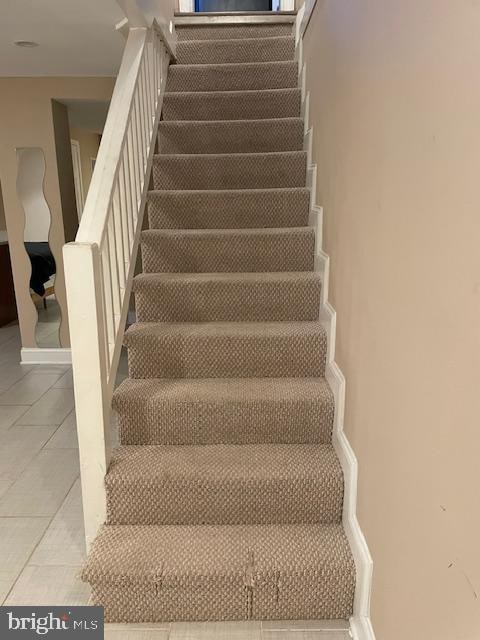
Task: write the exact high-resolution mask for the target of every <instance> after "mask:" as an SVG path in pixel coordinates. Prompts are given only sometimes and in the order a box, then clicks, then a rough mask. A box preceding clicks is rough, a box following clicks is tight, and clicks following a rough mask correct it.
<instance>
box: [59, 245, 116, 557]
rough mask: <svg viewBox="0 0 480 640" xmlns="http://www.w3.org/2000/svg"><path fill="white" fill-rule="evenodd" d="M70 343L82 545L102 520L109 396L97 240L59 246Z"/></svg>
mask: <svg viewBox="0 0 480 640" xmlns="http://www.w3.org/2000/svg"><path fill="white" fill-rule="evenodd" d="M63 256H64V265H65V283H66V288H67V291H68V311H69V323H70V336H71V348H72V365H73V378H74V387H75V404H76V415H77V433H78V448H79V454H80V476H81V483H82V498H83V514H84V522H85V538H86V543H87V549H88V548H89V547H90V545H91V543H92V542H93V539H94V537H95V535H96V534H97V531H98V528H99V527H100V526H101V525H102V524H103V523H104V522H105V516H106V493H105V484H104V482H105V474H106V472H107V467H108V462H109V456H110V411H111V410H110V402H111V398H110V397H108V396H109V395H110V394H109V391H108V383H107V381H108V376H107V349H108V344H107V341H106V336H105V332H104V331H103V330H102V328H104V327H105V320H104V317H103V316H104V313H103V305H102V279H101V278H100V277H99V275H100V274H101V273H102V270H101V265H100V253H99V249H98V246H97V245H96V244H88V243H73V242H72V243H70V244H67V245H65V246H64V248H63Z"/></svg>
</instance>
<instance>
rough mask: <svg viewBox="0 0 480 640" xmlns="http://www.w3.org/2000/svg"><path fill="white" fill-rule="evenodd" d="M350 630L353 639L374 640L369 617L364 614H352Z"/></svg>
mask: <svg viewBox="0 0 480 640" xmlns="http://www.w3.org/2000/svg"><path fill="white" fill-rule="evenodd" d="M350 632H351V634H352V638H353V640H375V633H374V631H373V627H372V623H371V621H370V618H367V617H365V616H352V617H351V618H350Z"/></svg>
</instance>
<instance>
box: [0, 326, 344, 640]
mask: <svg viewBox="0 0 480 640" xmlns="http://www.w3.org/2000/svg"><path fill="white" fill-rule="evenodd" d="M19 359H20V337H19V332H18V327H17V326H9V327H5V328H1V329H0V603H4V604H8V605H28V604H36V605H63V604H65V605H81V604H87V603H88V599H89V588H88V585H86V584H84V583H83V582H81V580H79V578H78V575H79V571H80V567H81V565H82V562H83V560H84V557H85V550H84V542H83V525H82V504H81V494H80V483H79V478H78V446H77V438H76V431H75V414H74V410H73V409H74V404H73V389H72V375H71V370H70V367H68V366H57V365H54V366H52V365H48V366H47V365H45V366H43V365H20V364H19ZM124 375H125V363H122V364H121V367H120V376H122V377H123V376H124ZM347 627H348V624H347V623H344V622H340V623H339V622H331V623H329V622H326V621H322V622H312V621H306V622H302V621H297V622H237V623H231V622H226V623H174V624H171V625H170V624H165V625H162V624H158V625H150V624H145V625H114V624H111V625H106V631H105V637H106V638H107V639H108V640H347V639H348V638H349V637H350V635H349V632H348V629H347Z"/></svg>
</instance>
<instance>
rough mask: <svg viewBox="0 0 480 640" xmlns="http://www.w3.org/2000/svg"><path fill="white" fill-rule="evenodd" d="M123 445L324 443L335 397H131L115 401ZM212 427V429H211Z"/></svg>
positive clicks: (329, 435) (326, 439) (327, 435)
mask: <svg viewBox="0 0 480 640" xmlns="http://www.w3.org/2000/svg"><path fill="white" fill-rule="evenodd" d="M114 406H115V409H116V411H117V412H118V419H119V425H120V441H121V443H122V444H125V445H129V444H172V445H182V444H183V445H185V444H221V443H227V444H260V443H262V442H267V443H284V444H295V443H311V444H325V443H327V442H330V440H331V436H332V425H333V412H334V404H333V398H327V399H319V400H317V401H313V402H312V401H311V402H308V401H305V402H302V400H298V401H296V402H286V401H285V400H283V399H279V400H278V401H276V402H273V401H272V402H268V401H257V402H250V403H247V402H238V401H237V402H228V403H227V402H225V403H221V402H218V401H217V402H208V403H206V402H194V401H191V402H178V403H174V402H168V401H164V400H163V399H162V398H155V399H152V398H149V401H148V402H146V401H145V400H142V399H138V398H135V397H133V395H132V397H131V398H129V400H128V401H126V400H123V401H117V402H115V405H114ZM212 425H214V426H212Z"/></svg>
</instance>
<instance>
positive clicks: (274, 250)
mask: <svg viewBox="0 0 480 640" xmlns="http://www.w3.org/2000/svg"><path fill="white" fill-rule="evenodd" d="M141 248H142V264H143V271H144V272H145V273H200V272H203V273H212V272H230V273H231V272H238V273H241V272H245V273H249V272H284V273H285V272H304V271H313V267H314V253H315V234H314V230H313V229H312V228H311V227H289V228H286V227H284V228H276V229H275V228H274V229H272V228H270V229H269V228H267V229H262V228H259V229H255V228H253V229H238V230H235V229H212V230H207V229H187V230H185V229H177V230H173V229H167V230H161V229H152V230H148V231H144V232H142V237H141Z"/></svg>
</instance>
